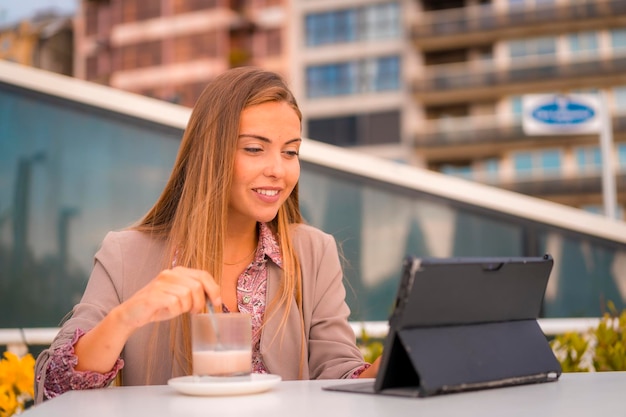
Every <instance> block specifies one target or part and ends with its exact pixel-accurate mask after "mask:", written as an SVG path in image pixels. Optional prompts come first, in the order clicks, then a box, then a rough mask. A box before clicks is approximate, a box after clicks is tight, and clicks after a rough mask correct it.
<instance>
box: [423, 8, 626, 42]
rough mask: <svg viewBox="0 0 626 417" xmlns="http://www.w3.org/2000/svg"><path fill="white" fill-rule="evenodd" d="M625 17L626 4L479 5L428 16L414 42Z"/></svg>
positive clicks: (446, 10)
mask: <svg viewBox="0 0 626 417" xmlns="http://www.w3.org/2000/svg"><path fill="white" fill-rule="evenodd" d="M624 13H626V1H625V0H608V1H598V0H569V1H567V0H566V1H555V2H553V3H552V4H550V3H540V4H538V5H536V6H526V7H525V6H524V5H520V6H517V7H515V6H509V7H508V8H505V7H500V6H495V5H494V4H484V5H475V6H468V7H462V8H454V9H445V10H437V11H431V12H426V13H424V14H423V15H422V16H420V18H419V20H418V21H417V22H416V24H415V25H414V26H413V39H414V40H415V41H416V42H417V43H420V42H423V41H428V40H429V39H430V38H431V37H437V38H439V39H441V38H442V37H445V36H458V35H467V34H468V33H476V32H478V33H480V32H494V31H501V30H519V28H521V27H528V26H533V25H538V24H544V25H545V24H546V23H550V24H551V25H555V24H558V23H559V22H571V21H580V20H583V19H585V20H594V19H602V18H607V17H615V16H617V15H622V14H624Z"/></svg>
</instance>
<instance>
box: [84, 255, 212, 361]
mask: <svg viewBox="0 0 626 417" xmlns="http://www.w3.org/2000/svg"><path fill="white" fill-rule="evenodd" d="M207 297H208V298H209V299H210V300H211V302H212V303H213V304H215V305H222V300H221V297H220V287H219V285H217V283H216V282H215V280H214V279H213V277H212V276H211V274H209V273H208V272H205V271H201V270H198V269H191V268H184V267H182V266H177V267H175V268H173V269H166V270H164V271H161V272H160V273H159V274H158V275H157V276H156V277H155V278H154V279H153V280H152V281H150V283H149V284H148V285H146V286H145V287H143V288H142V289H140V290H139V291H137V292H136V293H135V294H134V295H133V296H132V297H130V298H129V299H128V300H126V301H125V302H123V303H122V304H120V305H118V306H117V307H115V308H114V309H112V310H111V311H110V312H109V314H108V315H107V316H106V317H105V318H104V319H103V320H102V321H101V322H100V323H98V324H97V325H96V326H95V327H94V328H93V329H91V330H90V331H89V332H87V333H86V334H85V335H83V336H82V337H81V338H80V339H79V340H78V342H76V345H75V346H74V352H75V354H76V356H77V357H78V358H79V360H78V364H77V365H76V367H75V369H76V370H77V371H86V370H90V371H96V372H101V373H104V372H108V371H109V370H110V369H111V368H112V367H113V365H114V364H115V362H116V360H117V358H118V357H119V355H120V353H121V352H122V349H123V348H124V345H125V344H126V341H127V340H128V338H129V337H130V335H131V334H132V333H133V332H134V331H135V330H137V329H138V328H140V327H142V326H144V325H146V324H148V323H151V322H155V321H162V320H168V319H172V318H174V317H177V316H179V315H181V314H183V313H187V312H190V313H199V312H201V311H203V310H204V308H205V306H206V300H207Z"/></svg>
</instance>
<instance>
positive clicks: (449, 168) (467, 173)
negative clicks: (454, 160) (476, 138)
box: [441, 164, 473, 180]
mask: <svg viewBox="0 0 626 417" xmlns="http://www.w3.org/2000/svg"><path fill="white" fill-rule="evenodd" d="M441 173H442V174H446V175H452V176H455V177H461V178H465V179H468V180H471V179H472V177H473V172H472V166H471V165H470V164H468V165H448V164H446V165H443V166H442V167H441Z"/></svg>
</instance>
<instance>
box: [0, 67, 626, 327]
mask: <svg viewBox="0 0 626 417" xmlns="http://www.w3.org/2000/svg"><path fill="white" fill-rule="evenodd" d="M188 116H189V109H186V108H182V107H179V106H175V105H172V104H168V103H164V102H160V101H156V100H152V99H148V98H144V97H139V96H135V95H132V94H128V93H123V92H120V91H115V90H112V89H108V88H105V87H102V86H97V85H93V84H89V83H85V82H81V81H78V80H75V79H71V78H68V77H63V76H58V75H55V74H51V73H46V72H42V71H38V70H33V69H29V68H25V67H21V66H18V65H15V64H10V63H6V62H0V328H21V327H55V326H58V324H59V322H60V321H61V320H62V318H63V316H64V315H65V314H66V313H67V312H68V311H69V310H70V309H71V307H72V305H73V304H74V303H76V302H77V301H78V300H79V298H80V295H81V293H82V291H83V288H84V286H85V283H86V281H87V279H88V277H89V273H90V270H91V267H92V262H93V254H94V253H95V251H96V250H97V248H98V247H99V245H100V243H101V241H102V239H103V237H104V235H105V233H106V232H107V231H108V230H111V229H120V228H123V227H125V226H127V225H129V224H131V223H132V222H133V221H135V220H136V219H137V218H138V217H140V216H141V215H142V214H143V213H144V212H145V211H146V210H147V209H148V208H149V207H150V206H151V204H152V203H153V202H154V201H155V199H156V198H157V197H158V195H159V193H160V190H161V188H162V187H163V185H164V183H165V181H166V180H167V177H168V175H169V170H170V169H171V167H172V164H173V161H174V157H175V154H176V149H177V146H178V143H179V139H180V137H181V135H182V132H183V129H184V126H185V124H186V121H187V118H188ZM301 151H302V152H301V162H302V176H301V181H300V192H301V196H300V201H301V205H302V211H303V213H304V216H305V218H306V219H307V221H308V222H309V223H311V224H312V225H314V226H317V227H320V228H322V229H323V230H325V231H327V232H328V233H331V234H333V235H334V236H335V237H336V239H337V242H338V243H339V245H340V247H341V250H342V253H343V255H344V257H345V283H346V287H347V292H348V302H349V304H350V307H351V309H352V316H351V320H352V321H355V322H358V321H377V320H386V318H387V317H388V314H389V312H390V310H391V308H392V301H393V298H394V296H395V292H396V287H397V284H398V280H399V276H400V267H401V264H402V260H403V258H404V257H405V256H406V255H407V254H412V255H416V256H437V257H450V256H530V255H541V254H543V253H546V252H548V253H550V254H552V255H553V256H554V258H555V260H556V262H555V267H554V270H553V272H552V276H551V278H550V284H549V287H548V290H547V292H546V298H545V304H544V308H543V316H544V317H584V316H587V317H598V316H600V314H601V312H602V311H603V309H604V307H605V305H606V302H607V301H608V300H612V301H614V302H615V303H616V304H617V306H618V307H622V306H623V304H624V302H623V300H624V295H623V294H625V293H626V275H624V274H625V271H626V267H625V266H624V265H626V224H624V223H622V222H618V221H611V220H607V219H605V218H603V217H601V216H597V215H592V214H588V213H584V212H582V211H580V210H576V209H572V208H569V207H565V206H560V205H556V204H553V203H549V202H546V201H542V200H538V199H533V198H530V197H526V196H523V195H520V194H515V193H511V192H507V191H504V190H500V189H497V188H493V187H488V186H484V185H480V184H476V183H472V182H469V181H464V180H461V179H457V178H452V177H448V176H445V175H442V174H437V173H433V172H429V171H426V170H422V169H417V168H414V167H410V166H406V165H402V164H399V163H395V162H391V161H386V160H382V159H379V158H376V157H373V156H368V155H365V154H360V153H357V152H354V151H351V150H347V149H341V148H338V147H334V146H331V145H325V144H323V143H320V142H316V141H313V140H309V139H307V140H305V143H304V144H303V146H302V150H301Z"/></svg>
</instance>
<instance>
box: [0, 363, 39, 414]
mask: <svg viewBox="0 0 626 417" xmlns="http://www.w3.org/2000/svg"><path fill="white" fill-rule="evenodd" d="M34 396H35V359H34V358H33V356H32V355H31V354H30V353H29V354H27V355H25V356H23V357H22V358H19V357H18V356H17V355H15V354H14V353H11V352H4V359H1V360H0V417H9V416H11V415H13V414H16V413H19V412H21V411H23V410H24V403H25V402H26V401H29V400H32V399H33V397H34Z"/></svg>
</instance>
